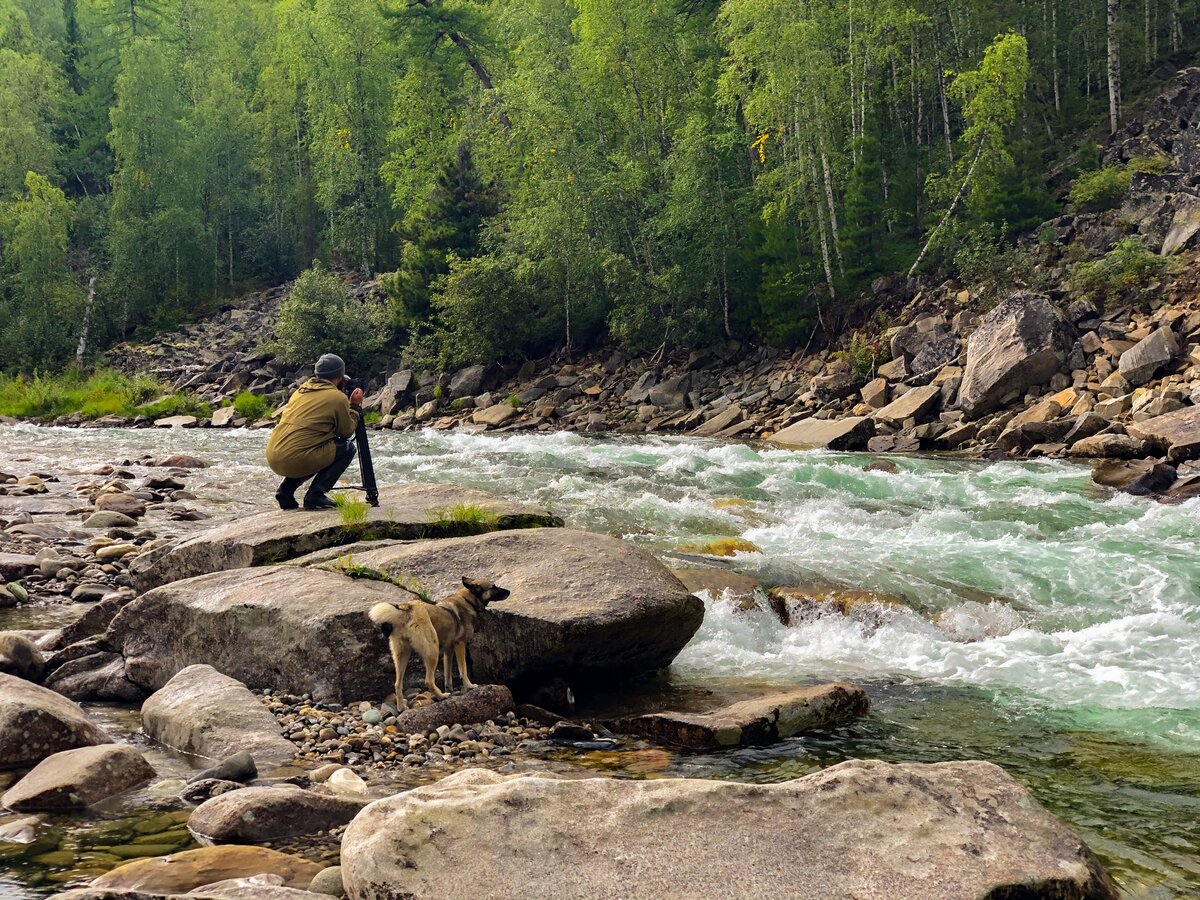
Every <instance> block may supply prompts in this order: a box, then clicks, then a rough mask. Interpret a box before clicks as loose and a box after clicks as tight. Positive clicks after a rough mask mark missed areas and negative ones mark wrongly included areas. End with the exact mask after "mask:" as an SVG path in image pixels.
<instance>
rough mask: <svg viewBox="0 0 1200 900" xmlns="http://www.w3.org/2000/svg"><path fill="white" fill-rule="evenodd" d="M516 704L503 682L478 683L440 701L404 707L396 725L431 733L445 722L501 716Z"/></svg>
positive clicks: (403, 730)
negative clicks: (426, 704)
mask: <svg viewBox="0 0 1200 900" xmlns="http://www.w3.org/2000/svg"><path fill="white" fill-rule="evenodd" d="M515 708H516V704H514V703H513V695H512V691H510V690H509V689H508V688H506V687H505V686H504V685H502V684H479V685H476V686H475V687H474V688H472V689H471V690H469V691H460V692H458V693H455V694H451V695H450V696H449V697H447V698H446V699H445V700H442V701H440V702H439V703H434V704H432V705H430V706H418V707H415V708H414V709H408V710H405V711H404V712H402V713H400V715H398V716H397V717H396V729H397V730H398V731H400V732H401V733H403V734H414V733H416V734H428V733H429V732H431V731H435V730H437V729H438V728H441V727H442V726H443V725H447V726H450V725H474V724H476V723H478V722H486V721H488V720H489V719H498V718H500V717H501V716H502V715H504V714H505V713H507V712H511V711H512V710H514V709H515Z"/></svg>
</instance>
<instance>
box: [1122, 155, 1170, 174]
mask: <svg viewBox="0 0 1200 900" xmlns="http://www.w3.org/2000/svg"><path fill="white" fill-rule="evenodd" d="M1174 168H1175V160H1174V158H1172V157H1171V156H1169V155H1168V154H1166V153H1159V152H1155V153H1145V154H1139V155H1137V156H1133V157H1130V160H1129V171H1131V172H1146V173H1149V174H1151V175H1163V174H1165V173H1167V172H1170V171H1171V170H1173V169H1174Z"/></svg>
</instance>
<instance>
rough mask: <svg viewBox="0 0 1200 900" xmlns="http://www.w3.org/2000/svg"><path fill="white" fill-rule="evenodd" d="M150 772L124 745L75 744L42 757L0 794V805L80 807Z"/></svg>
mask: <svg viewBox="0 0 1200 900" xmlns="http://www.w3.org/2000/svg"><path fill="white" fill-rule="evenodd" d="M154 774H155V773H154V769H153V768H152V767H151V766H150V764H149V763H148V762H146V760H145V759H143V758H142V754H140V753H138V752H137V751H136V750H134V749H133V748H132V747H130V746H129V745H128V744H101V745H99V746H95V747H77V748H76V749H74V750H63V751H61V752H60V753H55V754H53V755H51V756H47V757H46V758H45V759H43V760H42V761H41V762H40V763H38V764H37V765H36V766H35V767H34V768H33V769H32V770H31V771H30V772H29V774H27V775H26V776H25V777H24V778H22V779H21V780H20V781H18V782H17V783H16V784H14V785H13V786H12V787H11V788H9V789H8V791H6V792H5V794H4V796H3V797H0V805H3V806H6V807H8V808H9V809H15V810H18V811H20V812H30V811H32V810H39V809H81V808H83V807H87V806H91V805H93V804H95V803H99V802H100V801H101V800H104V799H107V798H108V797H112V796H115V795H116V794H120V793H122V792H123V791H127V790H129V789H130V788H134V787H137V786H138V785H139V784H142V783H144V782H146V781H149V780H150V779H151V778H153V777H154Z"/></svg>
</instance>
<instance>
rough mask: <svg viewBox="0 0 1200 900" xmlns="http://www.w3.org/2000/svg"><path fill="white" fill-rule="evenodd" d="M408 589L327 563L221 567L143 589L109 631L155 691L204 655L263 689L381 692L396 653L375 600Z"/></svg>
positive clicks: (391, 598)
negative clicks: (376, 620) (374, 619)
mask: <svg viewBox="0 0 1200 900" xmlns="http://www.w3.org/2000/svg"><path fill="white" fill-rule="evenodd" d="M410 598H411V595H410V594H406V593H405V592H404V591H402V590H400V588H397V587H394V586H393V585H390V584H384V583H380V582H373V581H366V580H361V579H360V580H355V579H351V578H349V577H347V576H345V575H339V574H337V573H335V572H328V571H324V570H321V569H306V568H300V567H295V566H268V567H266V568H261V569H251V570H248V571H247V570H237V571H231V572H215V573H213V574H212V575H201V576H200V577H198V578H189V579H187V580H186V581H176V582H173V583H171V584H166V585H163V586H162V587H159V588H155V589H154V590H152V591H150V592H148V593H146V594H143V595H142V596H141V597H138V598H137V599H136V600H134V601H133V602H132V603H130V604H129V605H127V606H126V607H125V608H124V609H122V610H121V612H120V613H118V614H117V616H116V618H114V619H113V621H112V623H111V624H110V625H109V627H108V632H107V635H106V640H107V641H108V642H109V644H110V645H111V646H112V647H114V648H116V649H117V650H118V651H119V652H120V653H121V654H122V655H123V656H124V657H125V674H126V677H127V678H129V680H130V681H132V682H133V683H134V684H137V685H139V686H141V687H142V688H144V689H145V690H147V691H157V690H159V689H160V688H162V687H163V686H164V685H165V684H167V682H168V681H170V680H171V679H172V678H173V677H174V676H175V674H176V673H178V672H180V671H182V670H183V669H186V668H187V667H188V666H192V665H196V664H198V663H205V664H208V665H210V666H212V667H213V668H214V669H216V670H217V671H218V672H221V673H223V674H225V675H227V676H229V677H230V678H233V679H235V680H237V681H240V682H241V683H242V684H244V685H246V686H248V687H250V688H253V689H255V690H261V689H263V688H271V689H275V690H281V691H285V692H288V693H293V694H306V693H311V694H312V695H313V698H314V699H316V700H322V701H331V702H340V703H348V702H350V701H351V700H362V699H367V698H378V699H382V698H384V697H386V696H387V695H388V694H389V693H391V691H392V683H393V677H392V662H391V657H390V655H389V654H388V650H387V646H386V644H385V642H384V639H383V637H382V635H380V633H379V631H378V630H377V629H376V628H375V626H373V625H372V624H371V623H370V621H369V620H368V619H367V610H369V609H370V608H371V606H372V605H373V604H375V603H380V602H385V603H399V602H402V601H404V600H408V599H410Z"/></svg>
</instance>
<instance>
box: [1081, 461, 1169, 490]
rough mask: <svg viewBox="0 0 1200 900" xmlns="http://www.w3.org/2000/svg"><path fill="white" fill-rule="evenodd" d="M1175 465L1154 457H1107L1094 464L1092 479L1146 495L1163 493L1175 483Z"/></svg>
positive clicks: (1108, 485)
mask: <svg viewBox="0 0 1200 900" xmlns="http://www.w3.org/2000/svg"><path fill="white" fill-rule="evenodd" d="M1175 477H1176V471H1175V467H1174V466H1171V465H1167V464H1166V463H1163V462H1158V461H1157V460H1153V459H1137V460H1115V459H1107V460H1104V461H1102V462H1098V463H1096V464H1095V465H1094V466H1092V481H1094V482H1096V484H1102V485H1104V486H1105V487H1110V488H1114V489H1115V490H1118V491H1123V492H1124V493H1126V494H1133V495H1134V496H1135V497H1145V496H1149V495H1152V494H1161V493H1163V492H1164V491H1166V490H1167V489H1168V488H1169V487H1170V486H1171V485H1172V484H1174V483H1175Z"/></svg>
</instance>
